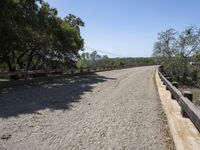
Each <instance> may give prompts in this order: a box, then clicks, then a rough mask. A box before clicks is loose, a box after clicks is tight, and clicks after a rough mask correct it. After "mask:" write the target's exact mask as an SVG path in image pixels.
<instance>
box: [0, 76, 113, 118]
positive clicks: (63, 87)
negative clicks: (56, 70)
mask: <svg viewBox="0 0 200 150" xmlns="http://www.w3.org/2000/svg"><path fill="white" fill-rule="evenodd" d="M107 80H115V78H106V77H104V76H99V75H97V74H95V73H94V74H88V75H80V76H74V77H72V78H63V79H54V80H52V81H50V82H48V83H46V82H44V83H38V84H34V85H26V86H24V87H21V88H19V89H17V90H16V91H13V92H10V93H3V94H0V118H8V117H13V116H15V117H17V116H18V115H21V114H29V113H38V112H37V111H39V110H43V109H46V108H49V109H51V110H66V109H70V108H71V107H72V105H71V103H73V102H79V101H80V99H81V95H83V94H84V93H85V92H92V89H93V88H94V84H97V83H101V82H105V81H107Z"/></svg>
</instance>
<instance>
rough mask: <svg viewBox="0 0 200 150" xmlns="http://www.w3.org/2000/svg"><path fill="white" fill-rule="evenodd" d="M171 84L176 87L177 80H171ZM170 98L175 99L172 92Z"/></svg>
mask: <svg viewBox="0 0 200 150" xmlns="http://www.w3.org/2000/svg"><path fill="white" fill-rule="evenodd" d="M172 85H173V86H174V87H176V88H177V89H178V82H172ZM171 98H172V99H175V97H174V96H173V93H171Z"/></svg>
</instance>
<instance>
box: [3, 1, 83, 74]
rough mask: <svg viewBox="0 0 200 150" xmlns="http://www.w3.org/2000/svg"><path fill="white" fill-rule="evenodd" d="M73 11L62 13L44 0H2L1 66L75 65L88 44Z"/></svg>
mask: <svg viewBox="0 0 200 150" xmlns="http://www.w3.org/2000/svg"><path fill="white" fill-rule="evenodd" d="M83 26H84V22H83V21H82V20H81V19H80V18H79V17H76V16H75V15H73V14H69V15H67V16H66V17H65V18H60V17H58V13H57V10H56V9H55V8H52V7H51V6H50V5H49V4H48V3H46V2H44V1H43V0H1V1H0V37H1V38H0V70H8V71H11V72H12V71H16V70H19V69H20V70H21V69H22V70H37V69H43V70H45V69H54V68H60V69H62V68H72V67H74V66H76V61H77V59H78V57H79V50H80V49H82V48H83V46H84V40H83V38H82V37H81V34H80V27H83Z"/></svg>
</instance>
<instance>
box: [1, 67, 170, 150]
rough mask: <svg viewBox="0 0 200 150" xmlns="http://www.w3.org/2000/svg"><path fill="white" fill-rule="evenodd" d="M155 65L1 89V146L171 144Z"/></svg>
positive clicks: (162, 146)
mask: <svg viewBox="0 0 200 150" xmlns="http://www.w3.org/2000/svg"><path fill="white" fill-rule="evenodd" d="M155 69H156V67H138V68H130V69H121V70H114V71H106V72H99V73H97V74H91V75H83V76H77V77H73V78H71V79H62V80H61V79H60V80H55V81H52V83H48V84H47V83H45V84H42V83H40V84H38V85H34V86H26V87H21V88H18V89H14V90H8V91H3V92H2V93H1V94H0V149H9V150H15V149H17V150H18V149H20V150H28V149H30V150H35V149H46V150H51V149H52V150H56V149H63V150H64V149H74V150H77V149H81V150H82V149H91V150H94V149H95V150H96V149H120V150H121V149H134V150H137V149H138V150H141V149H144V150H147V149H152V150H162V149H166V150H168V149H174V144H173V142H172V139H171V137H170V134H169V129H168V125H167V121H166V117H165V114H164V112H163V110H162V105H161V103H160V100H159V98H158V97H159V96H158V94H157V90H156V85H155V83H154V73H155Z"/></svg>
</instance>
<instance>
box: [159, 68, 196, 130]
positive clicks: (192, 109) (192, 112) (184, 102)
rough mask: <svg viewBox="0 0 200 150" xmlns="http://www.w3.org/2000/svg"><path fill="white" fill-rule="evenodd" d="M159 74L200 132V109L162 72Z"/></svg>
mask: <svg viewBox="0 0 200 150" xmlns="http://www.w3.org/2000/svg"><path fill="white" fill-rule="evenodd" d="M158 73H159V76H160V78H161V80H162V81H163V83H164V84H165V85H166V87H167V89H168V90H169V91H170V92H171V94H172V96H173V97H174V99H176V101H177V102H178V103H179V105H180V107H181V109H182V111H184V112H185V113H186V114H187V116H188V117H189V119H190V120H191V121H192V122H193V124H194V125H195V126H196V128H197V129H198V130H199V132H200V109H199V108H197V107H196V106H195V105H194V104H193V103H192V102H191V101H190V100H189V99H188V98H186V97H184V96H183V95H182V93H181V92H180V91H179V90H178V89H177V88H176V87H175V86H173V85H172V83H171V82H170V81H168V80H167V79H166V78H165V77H164V76H163V74H162V73H161V72H160V70H158Z"/></svg>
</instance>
